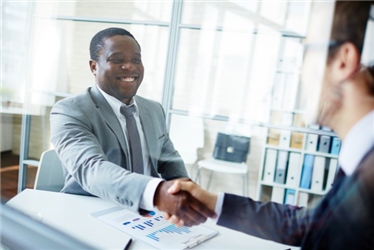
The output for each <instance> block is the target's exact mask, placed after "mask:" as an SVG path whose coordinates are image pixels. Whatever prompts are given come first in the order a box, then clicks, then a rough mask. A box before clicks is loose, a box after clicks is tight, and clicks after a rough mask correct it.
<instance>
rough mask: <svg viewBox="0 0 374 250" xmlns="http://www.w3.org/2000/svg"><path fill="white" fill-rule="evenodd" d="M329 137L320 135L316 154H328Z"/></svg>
mask: <svg viewBox="0 0 374 250" xmlns="http://www.w3.org/2000/svg"><path fill="white" fill-rule="evenodd" d="M330 146H331V137H330V136H327V135H321V136H320V139H319V147H318V152H321V153H326V154H328V153H330Z"/></svg>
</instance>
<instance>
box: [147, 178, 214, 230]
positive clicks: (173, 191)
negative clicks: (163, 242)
mask: <svg viewBox="0 0 374 250" xmlns="http://www.w3.org/2000/svg"><path fill="white" fill-rule="evenodd" d="M216 202H217V195H216V194H213V193H210V192H208V191H206V190H203V189H202V188H201V187H199V186H198V185H196V184H195V183H194V182H192V181H191V180H190V179H187V178H183V179H177V180H173V181H164V182H161V183H160V185H159V186H158V188H157V190H156V193H155V197H154V205H155V206H156V207H157V208H158V209H159V210H160V211H163V212H164V218H165V219H167V220H169V221H170V222H171V223H173V224H175V225H176V226H178V227H182V226H187V227H192V226H196V225H199V224H200V223H204V222H205V221H206V219H207V218H208V217H209V218H212V219H214V218H216V214H215V213H214V209H215V206H216Z"/></svg>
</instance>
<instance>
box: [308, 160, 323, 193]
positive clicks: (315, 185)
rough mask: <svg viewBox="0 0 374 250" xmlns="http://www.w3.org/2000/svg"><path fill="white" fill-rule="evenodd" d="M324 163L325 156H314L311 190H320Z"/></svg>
mask: <svg viewBox="0 0 374 250" xmlns="http://www.w3.org/2000/svg"><path fill="white" fill-rule="evenodd" d="M325 165H326V158H325V157H322V156H316V157H315V158H314V164H313V175H312V185H311V190H313V191H322V187H323V176H324V174H325Z"/></svg>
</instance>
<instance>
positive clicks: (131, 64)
mask: <svg viewBox="0 0 374 250" xmlns="http://www.w3.org/2000/svg"><path fill="white" fill-rule="evenodd" d="M90 55H91V60H90V61H89V63H90V69H91V71H92V74H93V75H94V76H95V79H96V84H95V86H93V87H90V88H88V89H87V90H86V91H84V92H83V93H81V94H78V95H76V96H74V97H72V98H66V99H64V100H61V101H59V102H57V103H56V104H55V105H54V107H53V109H52V111H51V118H50V119H51V142H52V143H53V145H54V147H55V150H56V152H57V154H58V156H59V158H60V160H61V162H62V166H63V171H64V175H65V186H64V188H63V189H62V192H65V193H72V194H82V195H95V196H99V197H101V198H104V199H109V200H111V201H113V202H115V203H118V204H119V205H121V206H124V207H125V208H128V209H130V210H133V211H135V212H144V210H148V211H149V210H151V209H153V208H154V206H157V207H158V208H159V209H160V210H162V211H169V212H171V213H177V214H179V216H181V217H183V218H184V219H185V220H186V221H187V225H190V226H192V225H196V224H199V223H201V222H204V221H205V220H206V217H207V216H210V217H211V216H213V215H214V212H213V211H212V210H209V209H207V207H206V206H205V205H203V204H202V203H201V202H199V201H198V200H196V199H195V198H193V197H192V196H191V195H190V194H188V193H187V192H184V193H181V194H180V195H178V196H173V195H170V194H169V193H168V192H167V188H168V187H169V186H171V184H172V181H170V180H174V179H178V178H185V179H186V178H188V174H187V172H186V169H185V166H184V163H183V161H182V159H181V157H180V156H179V154H178V152H177V151H176V150H175V149H174V146H173V143H172V142H171V141H170V139H169V135H168V132H167V129H166V124H165V114H164V111H163V108H162V107H161V105H160V104H159V103H157V102H155V101H151V100H147V99H145V98H142V97H140V96H136V92H137V90H138V88H139V86H140V84H141V82H142V80H143V74H144V67H143V64H142V61H141V50H140V45H139V44H138V42H137V41H136V40H135V38H134V37H133V35H132V34H130V33H129V32H128V31H126V30H124V29H120V28H108V29H105V30H102V31H100V32H98V33H97V34H96V35H95V36H94V37H93V38H92V40H91V44H90ZM160 177H162V179H161V178H160Z"/></svg>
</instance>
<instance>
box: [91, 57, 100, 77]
mask: <svg viewBox="0 0 374 250" xmlns="http://www.w3.org/2000/svg"><path fill="white" fill-rule="evenodd" d="M89 63H90V69H91V72H92V74H93V75H94V76H96V72H97V70H98V67H99V65H98V63H97V62H96V61H94V60H92V59H91V60H90V62H89Z"/></svg>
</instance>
